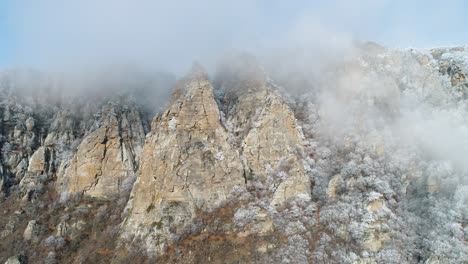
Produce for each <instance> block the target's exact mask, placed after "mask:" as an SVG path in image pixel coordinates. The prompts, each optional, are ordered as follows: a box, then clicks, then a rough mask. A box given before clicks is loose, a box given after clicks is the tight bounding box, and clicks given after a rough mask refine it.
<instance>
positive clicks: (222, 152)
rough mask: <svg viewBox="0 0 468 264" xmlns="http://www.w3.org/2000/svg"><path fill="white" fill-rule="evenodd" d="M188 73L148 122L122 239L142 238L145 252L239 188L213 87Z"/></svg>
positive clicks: (197, 73)
mask: <svg viewBox="0 0 468 264" xmlns="http://www.w3.org/2000/svg"><path fill="white" fill-rule="evenodd" d="M193 71H194V72H192V74H191V75H190V76H189V77H187V78H186V79H185V80H183V81H181V82H180V83H179V85H178V87H177V89H178V90H177V91H176V94H175V98H174V99H173V102H172V105H171V106H170V107H169V109H168V110H167V111H166V112H164V113H163V114H162V115H161V116H158V117H157V118H155V119H154V120H153V124H152V131H151V133H150V135H149V136H148V137H147V140H146V143H145V147H144V150H143V154H142V163H141V169H140V175H139V178H138V180H137V182H136V183H135V187H134V190H133V192H132V198H131V202H130V205H129V211H130V215H129V217H128V219H127V220H126V222H125V224H124V236H125V237H127V238H130V237H132V236H135V237H136V238H140V237H143V239H144V240H145V241H146V243H147V245H146V246H147V248H148V250H149V251H160V250H162V249H163V248H164V247H165V246H166V245H167V244H168V243H170V241H169V235H170V228H171V226H172V227H175V228H176V229H178V230H182V229H183V228H184V227H185V226H187V225H188V224H189V223H190V222H191V220H192V218H193V216H194V215H195V211H196V210H204V211H209V210H213V209H214V208H216V207H218V206H219V205H220V204H222V203H223V202H224V201H226V200H227V199H228V198H229V195H230V193H231V192H232V191H233V189H234V188H236V187H238V188H240V187H241V186H242V185H243V183H244V179H243V176H242V175H243V167H242V164H241V162H240V158H239V153H238V152H237V150H236V149H234V148H233V146H232V145H231V139H230V137H229V134H228V132H227V131H226V129H225V128H224V127H223V126H222V125H221V123H220V119H221V116H220V111H219V110H218V106H217V104H216V101H215V99H214V96H213V87H212V85H211V84H210V82H209V81H208V79H207V76H206V75H205V73H203V72H202V71H201V70H200V69H194V70H193ZM172 232H173V233H174V232H176V231H172Z"/></svg>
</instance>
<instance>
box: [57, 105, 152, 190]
mask: <svg viewBox="0 0 468 264" xmlns="http://www.w3.org/2000/svg"><path fill="white" fill-rule="evenodd" d="M100 123H101V124H100V125H99V127H98V128H96V129H95V130H94V131H92V132H91V133H89V135H87V136H86V137H85V138H84V139H83V141H82V142H81V143H80V145H79V146H78V148H77V152H76V154H75V155H74V156H73V158H72V161H71V164H70V166H69V167H67V168H66V169H65V172H64V174H63V176H62V177H60V178H59V179H58V188H59V190H60V191H61V192H68V193H70V194H76V193H78V194H84V195H88V196H91V197H96V198H110V197H111V196H113V195H114V196H115V195H118V193H119V192H120V190H121V185H122V184H123V182H124V181H125V180H127V179H129V178H130V179H133V178H134V174H135V172H136V170H137V168H138V162H139V158H140V153H141V149H142V146H143V142H144V137H145V132H144V127H143V121H142V118H141V116H140V113H139V112H138V110H137V109H136V108H135V107H134V106H130V107H128V106H124V107H122V108H121V109H120V108H119V107H118V106H116V105H112V104H109V105H107V106H105V107H104V109H103V110H102V112H101V121H100Z"/></svg>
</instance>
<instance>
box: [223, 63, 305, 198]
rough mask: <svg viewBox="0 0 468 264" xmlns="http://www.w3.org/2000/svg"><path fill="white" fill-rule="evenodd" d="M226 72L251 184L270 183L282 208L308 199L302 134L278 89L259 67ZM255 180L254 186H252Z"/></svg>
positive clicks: (228, 100)
mask: <svg viewBox="0 0 468 264" xmlns="http://www.w3.org/2000/svg"><path fill="white" fill-rule="evenodd" d="M246 60H247V62H243V63H241V64H240V66H241V67H242V66H246V67H245V68H244V69H242V70H241V71H240V70H239V69H235V68H234V67H235V66H238V65H237V64H236V63H234V64H231V65H234V66H229V65H228V66H227V67H225V69H223V71H224V72H223V73H222V77H220V79H223V80H222V81H220V82H219V85H220V86H221V87H222V88H221V89H223V90H225V93H224V98H222V101H223V103H224V104H225V105H226V116H227V123H228V124H230V125H232V132H233V133H234V135H235V136H236V138H237V141H238V142H239V144H240V149H241V151H240V152H241V153H242V158H243V162H244V164H245V166H246V168H247V173H248V174H250V175H251V177H252V179H253V178H254V177H255V178H256V180H260V181H262V182H268V184H269V185H270V186H271V188H272V190H273V193H274V198H273V200H272V203H273V204H281V203H283V202H284V201H286V200H287V199H288V198H290V197H293V196H296V195H298V194H304V195H307V196H308V195H309V194H310V186H309V185H310V183H309V179H308V176H306V174H305V171H304V164H303V161H302V159H303V155H304V150H303V145H304V142H303V139H304V136H303V135H302V130H301V128H300V127H299V125H298V124H297V120H296V118H295V116H294V114H293V112H292V110H291V109H290V107H289V106H288V104H287V103H286V102H285V101H284V99H283V98H282V97H281V95H280V94H279V92H278V91H275V90H276V87H274V84H272V83H271V82H270V81H269V80H268V78H267V76H266V74H265V73H264V72H263V71H262V70H261V69H260V68H259V67H258V66H257V65H256V64H255V63H254V62H248V60H249V59H248V58H246ZM252 179H251V180H252Z"/></svg>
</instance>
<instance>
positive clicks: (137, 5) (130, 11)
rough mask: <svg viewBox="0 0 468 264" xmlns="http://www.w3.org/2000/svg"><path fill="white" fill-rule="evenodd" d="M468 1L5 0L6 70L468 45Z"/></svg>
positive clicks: (0, 6) (0, 29) (0, 5)
mask: <svg viewBox="0 0 468 264" xmlns="http://www.w3.org/2000/svg"><path fill="white" fill-rule="evenodd" d="M467 12H468V3H467V1H463V0H445V1H433V0H419V1H408V0H374V1H371V0H357V1H351V0H332V1H325V0H323V1H313V0H298V1H277V0H258V1H253V0H236V1H227V0H226V1H221V0H212V1H210V0H198V1H193V0H186V1H183V0H173V1H159V0H1V1H0V67H2V68H4V67H12V66H33V67H58V68H60V67H64V66H65V67H66V66H75V65H80V66H86V65H94V64H96V63H97V62H98V63H102V64H113V63H117V62H119V63H121V62H130V63H138V64H146V65H151V66H156V67H164V68H167V69H169V70H180V69H181V68H184V67H186V65H189V64H190V62H191V61H193V60H194V59H197V60H201V61H202V63H203V62H204V61H207V62H209V61H211V60H214V59H215V58H216V57H217V56H219V54H221V53H223V52H226V51H230V50H233V49H235V50H246V51H250V52H254V53H256V52H262V51H265V50H269V49H275V48H281V47H294V46H302V47H309V46H313V45H315V44H316V43H321V44H323V45H325V46H326V45H327V44H326V43H332V44H333V45H340V44H341V43H343V44H344V43H346V42H348V41H350V40H351V39H359V40H374V41H377V42H380V43H382V44H383V45H385V46H389V47H423V48H426V47H435V46H447V45H465V44H468V34H467V32H466V27H467V25H468V16H467V15H466V13H467Z"/></svg>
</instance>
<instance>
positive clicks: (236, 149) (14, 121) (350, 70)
mask: <svg viewBox="0 0 468 264" xmlns="http://www.w3.org/2000/svg"><path fill="white" fill-rule="evenodd" d="M467 54H468V51H467V49H466V48H449V49H434V50H429V51H416V50H387V49H385V48H383V47H380V46H378V45H376V44H372V45H371V44H367V45H362V46H359V47H357V48H355V49H354V50H353V52H351V54H349V56H348V57H346V58H345V59H344V60H342V61H340V62H339V63H336V62H333V63H330V65H327V67H323V69H324V70H323V71H320V72H308V71H307V70H306V71H304V72H300V71H297V72H296V73H295V74H296V75H294V76H292V75H291V76H287V78H284V76H282V75H273V76H272V77H273V78H274V77H277V82H278V83H279V84H281V85H278V84H275V82H273V80H272V79H270V77H269V76H268V75H267V73H266V71H265V70H263V69H262V68H261V67H259V66H258V64H257V63H256V62H255V60H254V59H253V58H251V57H249V56H240V57H238V58H235V59H233V60H228V61H227V62H226V63H225V64H223V65H221V66H220V67H219V68H218V71H217V73H216V74H215V75H214V78H213V81H212V80H211V78H210V76H209V75H208V74H207V73H206V72H204V70H203V69H202V68H201V67H200V66H197V65H195V66H194V68H193V69H192V71H191V72H190V73H189V74H187V76H186V77H184V78H182V79H181V80H180V81H178V82H177V84H176V85H175V87H174V88H171V89H170V90H171V92H172V98H171V99H170V100H169V99H168V100H167V101H168V102H167V105H166V107H165V109H164V110H163V111H159V112H156V111H149V110H148V109H149V108H148V102H156V101H161V98H159V97H160V96H158V95H159V94H158V93H157V92H155V90H168V89H167V88H166V86H158V85H157V84H158V82H155V81H138V82H134V81H131V82H128V81H115V80H114V81H110V82H106V87H107V86H118V87H119V90H118V92H117V91H115V92H114V91H113V90H106V91H112V92H108V93H104V92H103V93H102V94H99V96H96V94H93V95H88V96H87V95H83V94H79V95H70V96H69V97H67V96H64V94H63V93H62V92H60V91H64V90H62V89H65V88H64V87H63V84H62V83H60V82H57V81H55V80H54V79H52V78H47V77H44V76H43V75H40V74H39V75H38V74H32V73H28V74H26V76H30V77H28V78H29V79H28V78H26V79H25V77H24V76H23V75H19V74H17V73H12V72H6V73H2V75H1V76H0V117H1V123H0V124H1V126H0V148H1V152H0V176H1V178H0V179H1V187H2V189H1V197H0V198H1V201H0V211H1V212H2V216H1V217H0V237H1V239H2V242H0V261H7V263H10V262H11V263H15V261H16V262H19V263H26V262H27V263H41V262H45V263H154V262H157V263H210V262H211V263H277V262H284V263H466V259H468V246H467V239H468V235H467V234H468V226H467V223H468V211H467V210H466V208H467V203H468V199H467V198H466V197H468V196H467V191H466V190H467V187H466V186H467V179H468V177H467V174H466V172H467V171H468V170H467V169H468V168H467V165H466V155H465V154H467V153H468V152H467V151H468V143H467V142H466V138H467V136H468V135H467V132H466V131H468V130H467V124H468V120H467V116H468V115H466V114H467V112H468V108H467V104H466V99H467V97H466V95H467V91H468V90H467V87H468V85H467V80H466V79H465V76H467V74H468V59H467V58H468V55H467ZM324 63H325V62H324ZM20 77H21V78H20ZM108 77H110V76H108ZM139 78H140V77H139ZM25 80H26V81H25ZM298 80H300V81H298ZM298 85H299V86H300V87H298ZM121 86H125V87H121ZM127 86H128V87H127ZM133 86H135V87H140V88H141V86H144V88H145V89H132V88H135V87H133ZM121 88H123V89H121ZM34 91H36V92H34ZM37 91H55V92H49V93H44V92H42V93H41V92H37ZM88 91H90V90H88ZM297 91H300V92H297ZM154 95H156V96H154ZM151 98H153V99H151ZM150 105H151V104H150Z"/></svg>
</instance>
